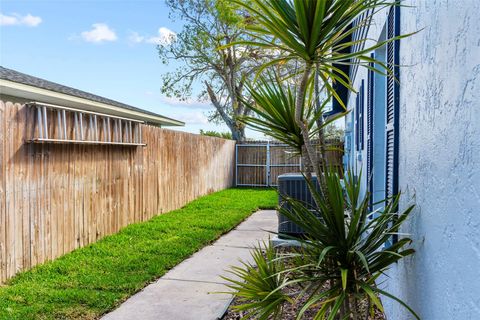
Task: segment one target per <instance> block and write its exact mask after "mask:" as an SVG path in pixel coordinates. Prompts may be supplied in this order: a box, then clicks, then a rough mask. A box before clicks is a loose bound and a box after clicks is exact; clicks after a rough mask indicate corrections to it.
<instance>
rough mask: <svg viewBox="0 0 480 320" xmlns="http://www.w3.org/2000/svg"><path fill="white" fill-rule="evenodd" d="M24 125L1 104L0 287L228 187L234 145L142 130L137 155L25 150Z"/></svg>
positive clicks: (22, 109) (75, 148)
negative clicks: (132, 225) (18, 275)
mask: <svg viewBox="0 0 480 320" xmlns="http://www.w3.org/2000/svg"><path fill="white" fill-rule="evenodd" d="M32 119H33V115H32V111H31V110H30V109H29V108H28V107H26V106H24V105H22V104H19V103H12V102H2V101H0V283H1V282H3V281H5V280H6V279H8V278H9V277H11V276H13V275H14V274H15V273H17V272H19V271H21V270H25V269H28V268H30V267H32V266H35V265H37V264H39V263H42V262H45V261H48V260H51V259H54V258H56V257H58V256H61V255H63V254H65V253H67V252H70V251H72V250H74V249H76V248H80V247H83V246H85V245H87V244H89V243H92V242H95V241H97V240H98V239H100V238H102V237H104V236H105V235H109V234H112V233H115V232H117V231H119V230H120V229H121V228H122V227H125V226H126V225H128V224H130V223H133V222H139V221H145V220H147V219H150V218H151V217H153V216H155V215H157V214H160V213H162V212H166V211H169V210H172V209H176V208H179V207H181V206H183V205H184V204H186V203H187V202H188V201H191V200H193V199H195V198H196V197H198V196H201V195H204V194H207V193H209V192H213V191H217V190H220V189H224V188H227V187H230V186H231V185H232V183H233V175H234V154H235V152H234V150H235V142H234V141H229V140H223V139H218V138H211V137H205V136H199V135H194V134H189V133H183V132H177V131H169V130H164V129H160V128H157V127H153V126H147V125H142V126H143V128H142V129H143V130H142V140H143V142H144V143H146V144H147V146H146V147H125V146H109V145H80V144H50V143H49V144H33V143H25V140H26V139H28V138H29V137H27V132H28V129H29V128H31V126H32V125H33V122H32V121H33V120H32Z"/></svg>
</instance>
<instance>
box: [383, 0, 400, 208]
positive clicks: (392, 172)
mask: <svg viewBox="0 0 480 320" xmlns="http://www.w3.org/2000/svg"><path fill="white" fill-rule="evenodd" d="M399 9H400V7H398V6H394V7H392V8H390V12H389V14H388V21H387V32H388V38H389V39H391V38H393V37H396V36H398V35H399V31H400V30H399V29H400V28H399V27H400V11H399ZM398 65H399V41H398V40H395V41H393V42H389V43H388V44H387V67H388V69H389V70H390V71H391V73H389V74H388V76H387V93H386V96H387V106H386V127H385V130H386V132H385V137H386V138H385V140H386V148H385V150H386V159H385V197H386V198H387V197H391V196H393V195H396V194H397V193H398V144H399V143H398V118H399V85H398V81H396V80H397V79H399V75H400V74H399V67H398ZM392 73H393V74H392Z"/></svg>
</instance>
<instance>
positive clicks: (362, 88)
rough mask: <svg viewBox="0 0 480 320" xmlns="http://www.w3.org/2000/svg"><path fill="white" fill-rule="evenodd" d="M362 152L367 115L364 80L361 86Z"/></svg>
mask: <svg viewBox="0 0 480 320" xmlns="http://www.w3.org/2000/svg"><path fill="white" fill-rule="evenodd" d="M359 94H360V110H359V113H360V117H359V121H360V130H359V131H360V150H363V149H364V142H365V125H364V121H363V119H364V114H365V85H364V81H363V80H362V84H361V85H360V92H359Z"/></svg>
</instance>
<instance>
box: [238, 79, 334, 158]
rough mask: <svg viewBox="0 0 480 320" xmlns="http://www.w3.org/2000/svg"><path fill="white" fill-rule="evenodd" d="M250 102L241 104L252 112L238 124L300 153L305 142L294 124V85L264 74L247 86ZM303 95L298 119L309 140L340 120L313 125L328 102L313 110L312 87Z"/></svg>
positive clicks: (332, 118)
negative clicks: (303, 123) (304, 125)
mask: <svg viewBox="0 0 480 320" xmlns="http://www.w3.org/2000/svg"><path fill="white" fill-rule="evenodd" d="M247 90H248V93H249V96H250V97H251V101H245V102H244V103H245V105H246V106H247V107H248V108H250V110H251V111H252V112H253V115H252V116H247V117H243V118H241V119H240V121H241V122H243V123H245V124H246V125H248V126H249V127H251V128H252V129H254V130H256V131H259V132H262V133H264V134H265V135H268V136H270V137H273V138H274V139H276V140H278V141H281V142H283V143H285V144H287V145H288V146H289V147H291V148H292V149H293V150H294V151H295V152H296V153H298V154H300V153H301V152H302V150H303V147H304V146H305V140H304V137H303V135H302V132H301V129H300V127H299V126H298V123H297V122H296V121H295V101H296V95H297V94H298V92H297V91H296V88H295V86H293V85H292V84H291V83H283V84H282V81H281V80H280V79H279V77H278V76H277V75H273V74H268V75H267V76H261V77H259V79H258V81H257V82H256V83H254V84H249V85H248V86H247ZM304 94H305V95H306V97H305V100H304V101H305V102H304V106H303V107H302V110H301V114H302V115H301V119H302V121H304V122H306V123H307V126H308V131H309V137H310V138H311V139H313V138H314V137H315V136H316V135H317V134H318V131H319V130H321V129H322V128H323V127H325V126H327V125H328V124H330V123H332V122H333V121H335V120H337V119H338V118H339V117H342V116H343V114H338V115H337V116H335V117H331V118H330V119H328V121H325V122H323V125H322V127H319V126H318V125H317V120H318V118H319V117H321V116H322V113H323V110H324V108H325V105H326V103H327V102H328V100H325V103H324V104H322V105H321V107H320V108H319V109H317V108H315V106H314V104H315V98H314V93H313V86H310V87H309V90H308V91H307V92H305V93H304Z"/></svg>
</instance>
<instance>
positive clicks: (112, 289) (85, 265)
mask: <svg viewBox="0 0 480 320" xmlns="http://www.w3.org/2000/svg"><path fill="white" fill-rule="evenodd" d="M276 202H277V197H276V192H275V191H274V190H265V189H264V190H262V189H236V188H234V189H227V190H223V191H219V192H216V193H212V194H210V195H207V196H203V197H201V198H198V199H197V200H194V201H192V202H190V203H189V204H187V205H185V206H184V207H183V208H181V209H178V210H174V211H171V212H169V213H166V214H161V215H158V216H156V217H154V218H152V219H150V220H149V221H146V222H141V223H135V224H131V225H129V226H127V227H125V228H124V229H122V230H121V231H120V232H118V233H116V234H113V235H110V236H107V237H105V238H103V239H101V240H99V241H97V242H96V243H93V244H91V245H88V246H86V247H84V248H80V249H77V250H75V251H73V252H71V253H68V254H66V255H64V256H62V257H60V258H58V259H55V260H53V261H51V262H47V263H45V264H43V265H39V266H37V267H34V268H33V269H31V270H29V271H25V272H22V273H19V274H18V275H17V276H15V277H14V278H12V279H10V280H9V281H8V282H7V284H6V285H4V286H0V319H2V320H3V319H9V320H10V319H22V320H23V319H96V318H98V317H99V316H101V315H102V314H104V313H106V312H108V311H110V310H112V309H114V308H115V307H116V306H118V305H119V304H120V303H122V302H123V301H125V300H126V299H127V298H128V297H130V296H132V295H133V294H135V293H136V292H138V291H139V290H141V289H142V288H144V287H145V286H146V285H148V284H149V283H151V282H152V281H154V280H155V279H157V278H159V277H161V276H162V275H163V274H165V273H166V272H167V271H168V270H169V269H171V268H172V267H174V266H175V265H177V264H178V263H180V262H181V261H182V260H184V259H186V258H188V257H189V256H190V255H192V254H193V253H194V252H196V251H198V250H199V249H201V248H202V247H204V246H205V245H207V244H209V243H211V242H212V241H214V240H216V239H217V238H218V237H220V236H221V235H222V234H224V233H226V232H228V231H229V230H231V229H233V228H234V227H235V226H236V225H238V224H239V223H240V222H242V221H243V220H245V218H247V217H248V216H250V214H251V213H253V212H255V211H257V210H259V209H270V208H274V207H275V205H276Z"/></svg>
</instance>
